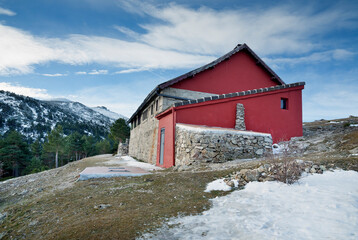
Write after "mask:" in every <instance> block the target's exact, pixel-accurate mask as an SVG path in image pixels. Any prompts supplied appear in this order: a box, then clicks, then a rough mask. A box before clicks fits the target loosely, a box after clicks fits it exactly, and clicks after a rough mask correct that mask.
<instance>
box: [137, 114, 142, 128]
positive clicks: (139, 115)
mask: <svg viewBox="0 0 358 240" xmlns="http://www.w3.org/2000/svg"><path fill="white" fill-rule="evenodd" d="M140 117H141V114H138V124H137V126H139V124H140Z"/></svg>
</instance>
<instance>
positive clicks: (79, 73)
mask: <svg viewBox="0 0 358 240" xmlns="http://www.w3.org/2000/svg"><path fill="white" fill-rule="evenodd" d="M75 74H76V75H86V74H87V72H76V73H75Z"/></svg>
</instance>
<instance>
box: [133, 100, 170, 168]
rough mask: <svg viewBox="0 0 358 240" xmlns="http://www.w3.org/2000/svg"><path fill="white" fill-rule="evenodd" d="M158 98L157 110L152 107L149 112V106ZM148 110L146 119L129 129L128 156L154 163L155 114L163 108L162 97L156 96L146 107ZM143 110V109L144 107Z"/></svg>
mask: <svg viewBox="0 0 358 240" xmlns="http://www.w3.org/2000/svg"><path fill="white" fill-rule="evenodd" d="M156 100H158V103H159V105H158V110H156V109H155V105H154V107H153V114H151V109H150V108H151V106H152V104H154V103H155V101H156ZM146 109H147V110H148V117H147V119H145V120H143V117H142V116H141V119H142V120H141V123H140V124H139V125H138V126H136V127H135V128H132V129H131V132H130V140H129V156H132V157H135V158H137V159H139V160H142V161H144V162H148V163H151V164H155V163H156V161H157V139H158V126H159V121H158V120H157V119H156V118H155V115H156V114H158V113H159V112H161V111H162V109H163V98H162V97H158V98H156V99H154V101H153V102H152V103H151V104H150V105H149V106H148V107H147V108H146ZM144 110H145V109H144Z"/></svg>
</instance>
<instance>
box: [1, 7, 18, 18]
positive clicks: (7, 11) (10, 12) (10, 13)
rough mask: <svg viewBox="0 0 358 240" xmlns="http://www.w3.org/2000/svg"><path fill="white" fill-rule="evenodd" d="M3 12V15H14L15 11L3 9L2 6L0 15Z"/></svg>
mask: <svg viewBox="0 0 358 240" xmlns="http://www.w3.org/2000/svg"><path fill="white" fill-rule="evenodd" d="M1 14H3V15H8V16H15V15H16V13H15V12H13V11H11V10H9V9H5V8H2V7H0V15H1Z"/></svg>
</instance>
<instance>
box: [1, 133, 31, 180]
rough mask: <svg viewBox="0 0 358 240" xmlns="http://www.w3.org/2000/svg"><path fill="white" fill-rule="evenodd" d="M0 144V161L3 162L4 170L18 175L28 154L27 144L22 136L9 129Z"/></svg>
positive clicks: (15, 175)
mask: <svg viewBox="0 0 358 240" xmlns="http://www.w3.org/2000/svg"><path fill="white" fill-rule="evenodd" d="M0 144H1V145H0V162H2V163H3V164H4V169H5V170H8V171H9V170H10V171H12V175H13V176H14V177H18V176H19V175H20V171H21V169H23V168H24V167H25V166H26V164H27V161H28V159H29V156H30V151H29V146H28V144H27V143H26V142H25V140H24V136H22V135H21V134H20V133H18V132H16V131H11V132H9V133H8V134H7V136H6V137H5V139H3V140H2V141H1V143H0Z"/></svg>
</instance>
